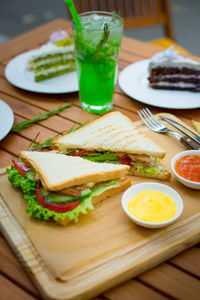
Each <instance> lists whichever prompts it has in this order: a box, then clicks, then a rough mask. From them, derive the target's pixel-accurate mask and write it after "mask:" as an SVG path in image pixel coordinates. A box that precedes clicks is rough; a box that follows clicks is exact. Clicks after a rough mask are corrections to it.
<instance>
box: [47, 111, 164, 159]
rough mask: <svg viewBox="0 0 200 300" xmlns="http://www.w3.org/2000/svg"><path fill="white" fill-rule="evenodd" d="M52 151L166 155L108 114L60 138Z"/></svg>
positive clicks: (117, 114)
mask: <svg viewBox="0 0 200 300" xmlns="http://www.w3.org/2000/svg"><path fill="white" fill-rule="evenodd" d="M53 147H54V148H55V149H58V150H59V151H64V150H66V149H87V150H96V151H112V152H120V153H129V154H131V153H132V154H147V155H149V156H153V157H160V158H163V157H164V156H165V151H164V150H163V149H162V148H160V146H159V145H157V144H156V143H155V142H153V141H152V140H151V139H149V138H148V137H147V136H146V135H145V134H144V133H143V132H142V131H141V130H139V129H138V128H137V126H136V125H135V124H134V123H133V122H132V121H131V120H130V119H129V118H127V117H126V116H124V115H123V114H122V113H120V112H111V113H108V114H106V115H104V116H103V117H101V118H99V119H97V120H95V121H94V122H92V123H90V124H87V125H85V126H84V127H82V128H80V129H78V130H76V131H74V132H71V133H69V134H67V135H64V136H61V137H59V138H57V139H56V140H55V141H54V145H53Z"/></svg>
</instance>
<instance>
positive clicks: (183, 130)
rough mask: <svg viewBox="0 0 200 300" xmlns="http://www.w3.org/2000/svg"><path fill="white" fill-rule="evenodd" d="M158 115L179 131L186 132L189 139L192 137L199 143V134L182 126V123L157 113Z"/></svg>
mask: <svg viewBox="0 0 200 300" xmlns="http://www.w3.org/2000/svg"><path fill="white" fill-rule="evenodd" d="M159 117H160V118H161V119H163V120H165V121H166V122H168V123H169V124H171V125H172V126H174V127H175V128H177V129H178V130H180V131H181V132H183V133H184V134H186V135H187V136H189V137H190V138H191V139H193V140H194V141H195V142H197V143H199V144H200V136H199V135H197V134H195V133H194V132H193V131H191V130H190V129H188V128H186V127H185V126H183V125H182V124H180V123H178V122H176V121H174V120H172V119H170V118H166V117H164V116H162V115H159Z"/></svg>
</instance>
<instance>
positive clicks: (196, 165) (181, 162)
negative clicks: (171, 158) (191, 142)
mask: <svg viewBox="0 0 200 300" xmlns="http://www.w3.org/2000/svg"><path fill="white" fill-rule="evenodd" d="M175 171H176V173H178V175H180V176H181V177H183V178H185V179H187V180H190V181H195V182H200V155H196V154H188V155H184V156H182V157H180V158H179V159H177V161H176V163H175Z"/></svg>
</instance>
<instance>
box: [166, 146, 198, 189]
mask: <svg viewBox="0 0 200 300" xmlns="http://www.w3.org/2000/svg"><path fill="white" fill-rule="evenodd" d="M188 154H198V155H200V150H187V151H182V152H179V153H178V154H176V155H175V156H174V157H173V158H172V160H171V169H172V172H173V174H174V175H175V176H176V178H177V179H178V181H180V182H181V183H182V184H184V185H186V186H187V187H189V188H191V189H200V182H195V181H191V180H188V179H185V178H183V177H182V176H180V175H179V174H177V173H176V171H175V163H176V161H177V159H179V158H180V157H181V156H184V155H188Z"/></svg>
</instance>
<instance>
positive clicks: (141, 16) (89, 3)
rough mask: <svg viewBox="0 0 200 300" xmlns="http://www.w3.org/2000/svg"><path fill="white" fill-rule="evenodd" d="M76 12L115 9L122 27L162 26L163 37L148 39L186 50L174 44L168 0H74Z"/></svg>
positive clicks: (158, 43) (185, 52)
mask: <svg viewBox="0 0 200 300" xmlns="http://www.w3.org/2000/svg"><path fill="white" fill-rule="evenodd" d="M74 4H75V7H76V9H77V11H78V13H82V12H86V11H92V10H100V11H116V12H118V13H119V14H120V15H121V16H122V17H123V18H124V28H125V29H128V28H139V27H147V26H148V27H149V26H162V27H163V29H164V34H165V38H161V39H156V40H153V41H150V42H151V43H153V44H156V45H158V46H162V47H165V48H168V47H169V46H171V45H174V46H175V49H176V50H178V51H179V52H180V53H181V54H183V55H184V54H188V51H187V50H185V49H184V48H182V47H181V46H179V45H178V44H176V42H175V35H174V30H173V26H172V19H171V12H170V5H169V1H168V0H74Z"/></svg>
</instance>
